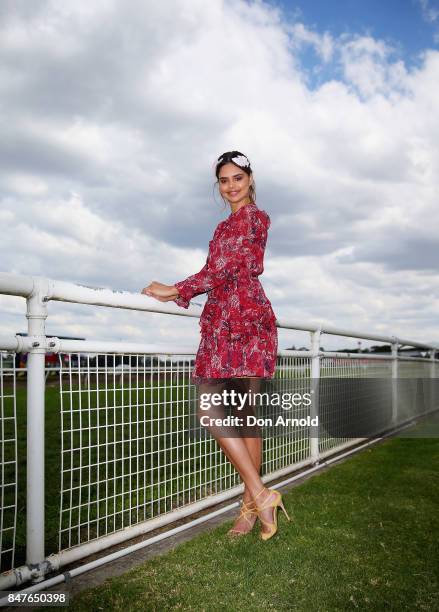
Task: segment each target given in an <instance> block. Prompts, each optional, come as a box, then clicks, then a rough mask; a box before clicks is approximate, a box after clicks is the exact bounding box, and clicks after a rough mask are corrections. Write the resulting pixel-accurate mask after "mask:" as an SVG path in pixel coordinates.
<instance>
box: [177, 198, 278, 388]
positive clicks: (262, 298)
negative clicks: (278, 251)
mask: <svg viewBox="0 0 439 612" xmlns="http://www.w3.org/2000/svg"><path fill="white" fill-rule="evenodd" d="M269 227H270V217H269V216H268V214H267V213H266V212H265V211H263V210H260V209H259V208H258V207H257V206H256V204H255V203H254V202H251V203H250V204H247V205H245V206H242V207H241V208H239V209H238V210H237V211H236V212H235V213H231V214H230V215H229V217H228V218H227V219H225V220H224V221H221V222H220V223H219V224H218V226H217V227H216V229H215V232H214V235H213V238H212V240H211V241H210V242H209V253H208V256H207V260H206V264H205V265H204V267H203V268H202V269H201V270H200V271H199V272H198V273H196V274H193V275H192V276H189V277H188V278H187V279H186V280H183V281H180V282H177V283H174V285H175V286H176V287H177V289H178V291H179V296H178V297H177V298H176V299H175V300H174V301H175V303H176V304H178V305H179V306H181V307H183V308H188V307H189V301H190V300H191V298H192V297H194V296H195V295H199V294H200V293H207V294H208V299H207V302H206V304H205V305H204V309H203V312H202V314H201V317H200V321H199V325H200V328H201V342H200V346H199V348H198V352H197V355H196V358H195V366H194V369H193V371H192V382H194V383H195V384H200V383H202V382H209V381H210V380H211V379H214V380H218V379H226V378H233V377H236V376H257V377H262V378H272V377H273V374H274V369H275V365H276V357H277V347H278V336H277V327H276V316H275V314H274V312H273V309H272V307H271V303H270V301H269V299H268V298H267V296H266V295H265V293H264V290H263V288H262V285H261V283H260V281H259V279H258V276H259V275H260V274H262V272H263V271H264V263H263V262H264V252H265V245H266V242H267V232H268V228H269Z"/></svg>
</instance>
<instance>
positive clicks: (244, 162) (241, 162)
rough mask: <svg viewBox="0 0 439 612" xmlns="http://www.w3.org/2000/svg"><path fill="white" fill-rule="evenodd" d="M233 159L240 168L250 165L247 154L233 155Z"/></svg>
mask: <svg viewBox="0 0 439 612" xmlns="http://www.w3.org/2000/svg"><path fill="white" fill-rule="evenodd" d="M231 161H232V162H233V163H234V164H236V165H237V166H239V167H240V168H245V167H246V166H250V162H249V161H248V159H247V158H246V156H245V155H238V156H237V157H232V160H231Z"/></svg>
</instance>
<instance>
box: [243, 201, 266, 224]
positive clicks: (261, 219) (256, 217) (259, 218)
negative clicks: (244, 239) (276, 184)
mask: <svg viewBox="0 0 439 612" xmlns="http://www.w3.org/2000/svg"><path fill="white" fill-rule="evenodd" d="M244 209H247V210H245V212H244V214H245V215H246V217H247V218H248V219H249V220H251V221H252V222H256V224H261V225H263V226H264V227H265V229H268V228H269V227H270V225H271V220H270V216H269V214H268V213H267V212H266V211H265V210H262V209H261V208H258V206H257V205H256V203H255V202H252V203H251V204H248V205H247V206H244Z"/></svg>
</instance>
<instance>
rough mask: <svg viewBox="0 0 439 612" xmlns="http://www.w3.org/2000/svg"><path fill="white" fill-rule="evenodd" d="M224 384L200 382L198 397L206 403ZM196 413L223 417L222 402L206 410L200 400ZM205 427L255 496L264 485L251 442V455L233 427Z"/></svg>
mask: <svg viewBox="0 0 439 612" xmlns="http://www.w3.org/2000/svg"><path fill="white" fill-rule="evenodd" d="M225 386H226V385H225V384H224V383H213V384H212V383H201V384H200V385H199V396H200V399H201V398H202V397H203V399H204V402H206V404H207V403H208V402H209V401H210V400H209V398H210V397H211V396H212V394H214V393H222V392H223V390H224V388H225ZM239 412H240V411H236V410H235V411H234V414H235V415H238V416H239ZM197 414H198V418H200V417H202V416H204V415H206V416H207V417H209V418H215V419H223V418H224V417H225V416H226V414H225V409H224V406H223V404H222V403H221V404H220V405H218V406H215V405H213V404H211V405H210V407H209V409H208V410H203V409H202V403H201V402H200V403H199V404H198V412H197ZM206 429H208V430H209V432H210V433H211V434H212V435H213V436H214V438H215V439H216V441H217V442H218V444H219V445H220V447H221V448H222V450H223V451H224V453H225V455H226V456H227V458H228V459H229V461H230V462H231V463H232V464H233V465H234V467H235V468H236V470H237V471H238V473H239V475H240V476H241V478H242V480H243V482H244V483H245V487H246V490H247V494H250V496H251V497H252V499H253V498H254V497H256V495H257V494H258V493H259V491H260V490H261V489H262V488H263V486H264V485H263V483H262V480H261V478H260V476H259V470H258V469H257V468H256V467H255V464H254V463H253V457H252V455H253V449H252V444H251V443H250V445H249V446H250V449H251V451H250V452H252V455H251V454H250V453H249V450H248V448H247V444H246V443H245V442H244V439H243V438H242V437H240V436H239V434H238V433H237V431H236V430H235V429H234V428H233V427H229V426H223V425H215V424H212V425H206Z"/></svg>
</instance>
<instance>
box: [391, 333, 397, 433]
mask: <svg viewBox="0 0 439 612" xmlns="http://www.w3.org/2000/svg"><path fill="white" fill-rule="evenodd" d="M397 422H398V340H397V339H395V341H394V342H392V425H393V426H394V427H396V425H397Z"/></svg>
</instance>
